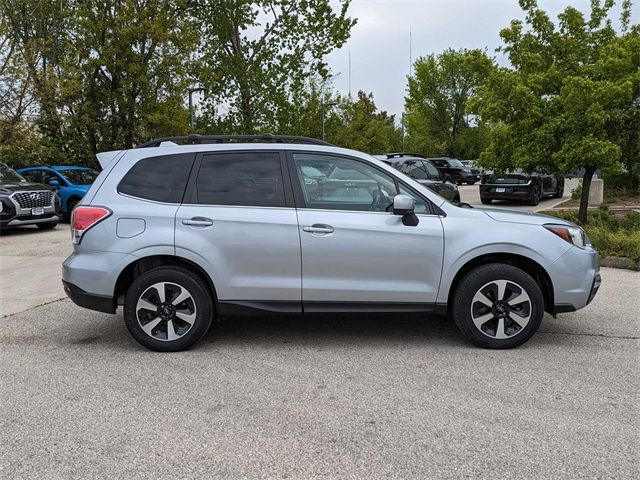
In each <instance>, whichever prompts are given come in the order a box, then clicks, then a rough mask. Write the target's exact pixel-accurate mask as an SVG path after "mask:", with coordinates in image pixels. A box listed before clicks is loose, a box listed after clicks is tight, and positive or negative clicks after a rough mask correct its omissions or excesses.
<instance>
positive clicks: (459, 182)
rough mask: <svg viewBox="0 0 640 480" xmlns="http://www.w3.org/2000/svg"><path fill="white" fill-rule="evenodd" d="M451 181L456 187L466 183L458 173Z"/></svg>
mask: <svg viewBox="0 0 640 480" xmlns="http://www.w3.org/2000/svg"><path fill="white" fill-rule="evenodd" d="M451 181H452V182H453V183H455V184H456V185H462V184H463V183H464V182H463V180H462V175H460V174H458V173H454V174H453V175H451Z"/></svg>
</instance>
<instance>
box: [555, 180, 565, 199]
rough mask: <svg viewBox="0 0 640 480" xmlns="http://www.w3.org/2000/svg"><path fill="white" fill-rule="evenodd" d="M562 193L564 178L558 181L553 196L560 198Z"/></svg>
mask: <svg viewBox="0 0 640 480" xmlns="http://www.w3.org/2000/svg"><path fill="white" fill-rule="evenodd" d="M563 195H564V179H562V180H561V181H560V182H558V185H557V186H556V191H555V193H554V194H553V196H554V197H555V198H562V196H563Z"/></svg>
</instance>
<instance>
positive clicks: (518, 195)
mask: <svg viewBox="0 0 640 480" xmlns="http://www.w3.org/2000/svg"><path fill="white" fill-rule="evenodd" d="M498 189H504V191H503V192H499V191H498ZM531 189H532V184H530V185H480V197H481V198H484V199H490V200H523V201H524V200H527V199H528V198H529V196H530V195H531V193H532V190H531Z"/></svg>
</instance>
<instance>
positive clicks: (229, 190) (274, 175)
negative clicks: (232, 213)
mask: <svg viewBox="0 0 640 480" xmlns="http://www.w3.org/2000/svg"><path fill="white" fill-rule="evenodd" d="M195 200H196V203H200V204H206V205H239V206H246V207H284V206H285V195H284V181H283V176H282V167H281V162H280V155H279V153H278V152H238V153H220V154H210V155H205V156H204V157H203V158H202V164H201V165H200V171H199V172H198V178H197V180H196V199H195Z"/></svg>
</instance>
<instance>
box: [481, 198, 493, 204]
mask: <svg viewBox="0 0 640 480" xmlns="http://www.w3.org/2000/svg"><path fill="white" fill-rule="evenodd" d="M480 201H481V202H482V203H484V204H485V205H489V204H490V203H491V202H492V201H493V200H492V199H491V198H485V197H480Z"/></svg>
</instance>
